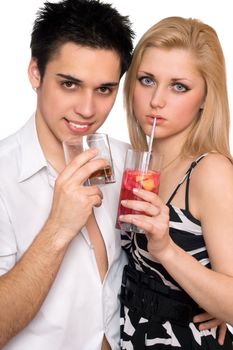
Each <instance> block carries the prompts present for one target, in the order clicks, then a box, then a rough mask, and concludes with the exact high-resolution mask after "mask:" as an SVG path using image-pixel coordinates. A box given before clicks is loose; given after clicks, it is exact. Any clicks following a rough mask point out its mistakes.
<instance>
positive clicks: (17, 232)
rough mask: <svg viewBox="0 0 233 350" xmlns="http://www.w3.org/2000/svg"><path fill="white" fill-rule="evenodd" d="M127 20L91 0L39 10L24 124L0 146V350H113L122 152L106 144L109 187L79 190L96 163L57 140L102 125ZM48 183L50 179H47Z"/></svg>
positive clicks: (127, 51)
mask: <svg viewBox="0 0 233 350" xmlns="http://www.w3.org/2000/svg"><path fill="white" fill-rule="evenodd" d="M132 37H133V32H132V31H131V29H130V23H129V21H128V18H127V17H123V16H121V15H120V14H119V13H118V12H117V11H116V10H115V9H113V8H112V7H111V6H110V5H109V4H106V3H105V4H104V3H101V2H99V1H97V0H63V1H61V2H59V3H49V2H46V3H45V5H44V8H43V9H41V11H40V12H39V13H38V17H37V19H36V21H35V24H34V28H33V32H32V38H31V50H32V58H31V61H30V64H29V70H28V71H29V79H30V82H31V85H32V87H33V88H34V89H35V90H36V93H37V107H36V112H35V115H34V116H33V117H32V118H31V119H30V120H29V121H28V122H27V124H26V125H25V126H24V127H23V128H22V129H21V130H19V131H18V132H17V133H16V134H14V135H12V136H10V137H8V138H7V139H5V140H2V141H1V143H0V167H1V173H0V272H1V277H0V310H1V314H0V348H1V349H2V348H3V349H5V350H31V349H33V350H39V349H40V350H41V349H43V350H64V349H65V350H78V349H80V350H81V349H82V350H85V349H86V350H98V349H119V328H120V325H119V301H118V292H119V287H120V282H121V272H122V268H123V265H124V264H125V257H124V256H123V255H122V252H121V248H120V236H119V232H117V231H115V230H114V223H115V216H116V209H117V201H118V194H119V188H120V184H119V179H120V174H121V171H122V167H123V160H124V155H125V151H126V148H127V145H126V144H123V143H121V142H119V141H116V140H111V149H112V153H113V159H114V169H115V173H116V177H117V183H116V184H112V185H107V186H105V187H104V186H103V187H102V188H101V190H100V189H99V188H98V187H97V186H89V187H88V186H83V183H84V181H85V180H86V179H87V178H88V177H89V176H90V174H91V173H93V172H94V171H96V170H97V169H99V168H102V167H104V166H106V164H105V161H104V160H92V161H91V162H89V161H90V160H91V159H92V158H93V157H94V156H95V154H96V153H95V152H94V151H90V150H89V151H85V152H83V153H82V154H81V155H80V156H78V157H76V159H74V160H73V161H72V162H71V163H70V164H69V165H67V166H65V164H64V156H63V149H62V141H63V140H66V139H68V138H69V137H70V136H74V135H85V134H88V133H94V132H96V130H97V129H98V128H99V127H100V126H101V125H102V124H103V122H104V121H105V119H106V118H107V116H108V114H109V112H110V110H111V108H112V106H113V104H114V101H115V98H116V94H117V90H118V85H119V80H120V77H121V76H122V75H123V73H124V72H125V71H126V69H127V67H128V65H129V63H130V60H131V53H132V48H133V46H132ZM58 174H59V175H58Z"/></svg>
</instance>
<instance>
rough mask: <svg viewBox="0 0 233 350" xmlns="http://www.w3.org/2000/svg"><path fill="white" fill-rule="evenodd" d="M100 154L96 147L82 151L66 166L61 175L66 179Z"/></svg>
mask: <svg viewBox="0 0 233 350" xmlns="http://www.w3.org/2000/svg"><path fill="white" fill-rule="evenodd" d="M97 154H98V150H96V149H88V150H86V151H83V152H81V153H80V154H78V155H77V156H75V157H74V158H73V159H72V160H71V161H70V162H69V164H67V166H66V167H65V168H64V170H63V171H62V172H61V174H60V175H62V176H63V177H64V179H66V178H69V177H70V176H72V174H73V173H74V172H76V171H77V169H79V168H81V167H82V166H83V165H84V164H86V163H87V162H89V161H90V160H91V159H93V158H94V157H95V156H96V155H97Z"/></svg>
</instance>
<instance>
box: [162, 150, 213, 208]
mask: <svg viewBox="0 0 233 350" xmlns="http://www.w3.org/2000/svg"><path fill="white" fill-rule="evenodd" d="M207 154H208V153H204V154H202V155H201V156H199V157H198V158H197V159H195V160H194V161H193V162H192V163H191V165H190V167H189V168H188V170H187V171H186V173H185V175H184V177H183V178H182V180H181V181H180V182H179V183H178V185H177V186H176V188H175V190H174V191H173V192H172V194H171V196H170V198H169V199H168V201H167V205H168V204H170V203H171V201H172V200H173V198H174V197H175V195H176V193H177V192H178V190H179V188H180V186H181V185H182V184H183V183H184V182H185V181H186V180H187V184H186V189H185V208H186V209H187V210H189V201H188V197H189V196H188V193H189V183H190V177H191V175H192V171H193V169H194V168H195V166H196V165H197V164H198V163H199V162H200V161H201V160H202V159H203V158H204V157H205V156H207Z"/></svg>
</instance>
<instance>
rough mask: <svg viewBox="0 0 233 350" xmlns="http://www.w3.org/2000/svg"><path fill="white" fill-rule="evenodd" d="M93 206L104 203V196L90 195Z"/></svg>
mask: <svg viewBox="0 0 233 350" xmlns="http://www.w3.org/2000/svg"><path fill="white" fill-rule="evenodd" d="M90 199H91V203H92V206H94V207H100V206H101V204H102V197H101V196H99V195H94V196H91V197H90Z"/></svg>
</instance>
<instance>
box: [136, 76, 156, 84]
mask: <svg viewBox="0 0 233 350" xmlns="http://www.w3.org/2000/svg"><path fill="white" fill-rule="evenodd" d="M139 81H140V83H141V84H142V85H145V86H151V85H154V80H153V79H151V78H150V77H140V78H139Z"/></svg>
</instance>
